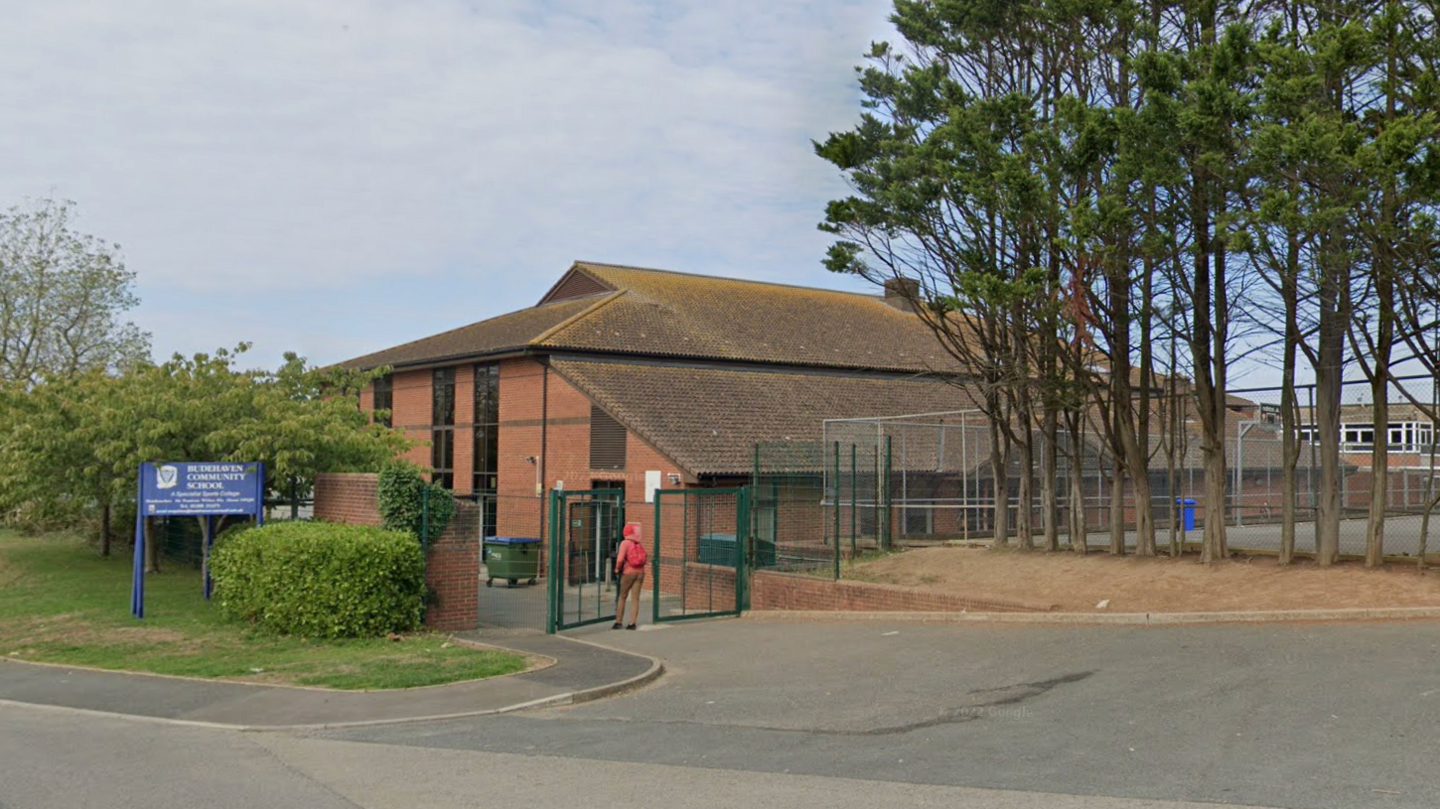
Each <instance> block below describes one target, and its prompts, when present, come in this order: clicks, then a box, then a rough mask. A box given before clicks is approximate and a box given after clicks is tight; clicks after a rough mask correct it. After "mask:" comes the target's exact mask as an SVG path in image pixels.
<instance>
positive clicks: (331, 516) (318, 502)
mask: <svg viewBox="0 0 1440 809" xmlns="http://www.w3.org/2000/svg"><path fill="white" fill-rule="evenodd" d="M375 485H376V480H375V475H372V474H360V473H349V474H338V473H324V474H320V475H316V476H315V519H317V520H323V521H324V522H342V523H348V524H350V525H379V524H380V509H379V506H378V505H377V504H376V499H375Z"/></svg>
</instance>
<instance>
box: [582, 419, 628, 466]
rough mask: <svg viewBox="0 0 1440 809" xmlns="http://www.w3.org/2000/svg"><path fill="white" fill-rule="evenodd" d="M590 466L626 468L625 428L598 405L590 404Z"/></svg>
mask: <svg viewBox="0 0 1440 809" xmlns="http://www.w3.org/2000/svg"><path fill="white" fill-rule="evenodd" d="M590 468H591V469H624V468H625V428H624V427H623V426H621V424H620V422H618V421H616V420H615V419H613V418H611V417H610V414H609V413H606V412H605V411H604V410H601V409H600V408H599V406H597V405H591V406H590Z"/></svg>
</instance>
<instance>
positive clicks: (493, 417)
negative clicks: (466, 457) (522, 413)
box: [470, 362, 500, 537]
mask: <svg viewBox="0 0 1440 809" xmlns="http://www.w3.org/2000/svg"><path fill="white" fill-rule="evenodd" d="M470 457H472V458H474V459H475V460H474V468H473V469H472V470H471V482H470V490H471V491H472V492H474V493H475V494H477V495H479V496H480V531H481V534H480V535H481V536H482V537H492V536H495V517H496V509H495V488H496V485H497V483H498V478H497V475H498V474H499V457H500V366H499V365H496V364H495V363H493V362H492V363H485V364H481V365H477V366H475V451H474V454H473V455H471V456H470Z"/></svg>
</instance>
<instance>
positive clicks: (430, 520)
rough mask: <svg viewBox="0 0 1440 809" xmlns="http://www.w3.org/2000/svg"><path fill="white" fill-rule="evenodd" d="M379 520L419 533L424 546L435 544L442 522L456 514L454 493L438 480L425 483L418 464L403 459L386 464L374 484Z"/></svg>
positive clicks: (393, 527)
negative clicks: (424, 534) (375, 484)
mask: <svg viewBox="0 0 1440 809" xmlns="http://www.w3.org/2000/svg"><path fill="white" fill-rule="evenodd" d="M376 495H377V498H376V499H377V505H378V506H379V509H380V523H381V524H382V525H384V526H385V527H386V528H389V529H390V530H392V531H406V532H409V533H410V534H412V535H413V536H416V537H420V535H421V534H422V533H428V534H429V536H427V537H421V539H420V541H421V542H422V543H423V544H424V545H425V547H426V548H430V547H432V546H434V544H435V541H436V540H438V539H439V538H440V535H441V534H443V533H445V526H447V525H449V524H450V518H451V517H454V516H455V496H454V495H453V494H451V492H450V490H449V489H447V488H445V487H444V486H441V485H440V484H438V483H428V482H426V480H425V478H424V477H422V476H421V474H420V468H419V467H417V466H415V465H414V464H411V463H407V462H405V461H395V462H392V463H389V464H386V465H385V467H384V468H382V469H381V470H380V475H379V480H378V483H377V486H376Z"/></svg>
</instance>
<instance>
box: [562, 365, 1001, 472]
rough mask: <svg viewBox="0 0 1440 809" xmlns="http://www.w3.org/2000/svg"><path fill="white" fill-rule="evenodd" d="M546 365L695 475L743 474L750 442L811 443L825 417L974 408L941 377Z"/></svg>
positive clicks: (750, 457) (963, 393) (749, 463)
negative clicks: (940, 379) (924, 378)
mask: <svg viewBox="0 0 1440 809" xmlns="http://www.w3.org/2000/svg"><path fill="white" fill-rule="evenodd" d="M550 366H551V368H552V369H553V370H554V371H555V372H557V373H558V374H560V376H561V377H563V378H564V379H565V380H566V381H568V382H570V383H571V384H572V385H574V386H575V387H577V388H579V389H580V390H581V391H582V392H583V393H585V394H586V395H587V396H589V397H590V398H591V399H593V400H594V401H595V402H597V403H598V404H599V405H600V406H601V407H603V408H604V409H605V410H606V411H608V412H609V413H610V414H611V415H612V416H614V417H615V418H616V419H617V420H619V421H620V423H622V424H624V425H625V426H626V427H628V428H630V429H631V430H633V431H635V432H636V433H638V434H639V435H641V436H643V437H644V438H645V439H647V440H648V441H650V442H651V443H652V444H653V445H654V446H655V448H656V449H658V450H659V451H660V452H662V453H663V454H665V455H666V456H668V457H669V458H670V459H671V460H673V461H675V462H676V463H677V464H679V465H680V466H681V467H682V468H684V469H685V470H686V471H688V472H691V473H693V474H744V473H747V472H749V471H750V470H751V469H752V467H753V460H754V453H755V444H756V443H757V442H762V441H765V442H768V441H786V440H790V441H816V440H819V439H820V438H821V428H822V422H823V421H824V420H825V419H829V418H858V417H862V416H888V415H901V414H905V413H933V412H938V411H948V410H964V409H968V408H972V407H974V403H973V400H972V399H971V398H970V396H969V394H968V393H967V392H966V391H965V390H964V389H961V388H958V387H956V386H953V385H948V384H945V383H943V382H936V381H933V380H923V379H907V378H900V377H892V378H884V377H864V376H860V377H857V376H840V375H838V374H827V373H823V372H817V373H804V372H794V373H782V372H769V371H756V370H740V369H735V368H724V369H720V368H703V367H701V368H697V367H679V366H670V365H655V364H643V363H622V362H606V361H589V360H575V359H556V360H552V361H551V364H550Z"/></svg>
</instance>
